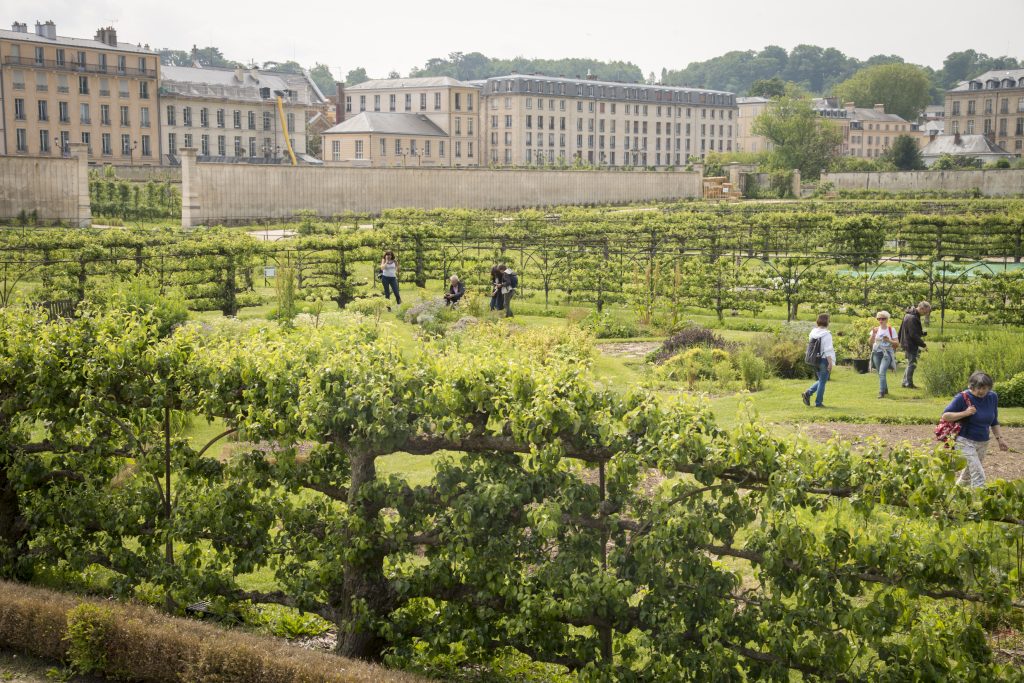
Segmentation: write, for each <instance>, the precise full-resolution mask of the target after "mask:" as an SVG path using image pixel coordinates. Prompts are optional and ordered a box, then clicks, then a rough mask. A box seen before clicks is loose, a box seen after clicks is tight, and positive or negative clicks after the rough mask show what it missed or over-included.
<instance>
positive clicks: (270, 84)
mask: <svg viewBox="0 0 1024 683" xmlns="http://www.w3.org/2000/svg"><path fill="white" fill-rule="evenodd" d="M239 75H241V80H239V78H238V76H239ZM160 76H161V78H160V90H161V92H162V93H163V94H167V95H172V96H173V95H177V96H183V97H212V98H227V99H232V100H245V101H257V100H262V99H263V98H261V97H260V88H270V94H271V96H273V94H274V91H275V90H291V91H293V92H295V93H296V97H295V98H294V99H292V100H287V98H286V101H290V102H296V103H299V104H320V103H322V102H324V101H325V100H324V96H323V95H322V94H321V93H320V90H319V89H317V87H316V85H315V84H314V83H313V81H312V79H310V78H309V76H308V75H307V74H286V73H279V72H276V71H261V70H259V69H239V70H236V69H221V68H216V67H202V68H199V67H194V66H163V67H161V68H160Z"/></svg>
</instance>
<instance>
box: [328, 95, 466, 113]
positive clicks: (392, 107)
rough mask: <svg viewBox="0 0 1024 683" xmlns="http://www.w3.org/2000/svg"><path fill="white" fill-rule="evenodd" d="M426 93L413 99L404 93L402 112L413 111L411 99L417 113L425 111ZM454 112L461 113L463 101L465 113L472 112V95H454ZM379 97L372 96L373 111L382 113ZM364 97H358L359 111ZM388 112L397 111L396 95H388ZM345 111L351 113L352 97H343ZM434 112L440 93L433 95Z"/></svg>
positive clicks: (437, 106)
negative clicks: (414, 102)
mask: <svg viewBox="0 0 1024 683" xmlns="http://www.w3.org/2000/svg"><path fill="white" fill-rule="evenodd" d="M427 95H428V94H427V93H425V92H421V93H417V94H416V95H415V97H414V94H413V93H404V96H403V98H402V100H403V101H402V104H403V108H402V110H403V111H413V106H412V105H413V99H414V98H415V99H417V100H419V102H418V104H419V111H427V99H428V98H427ZM454 95H455V102H454V108H455V111H462V105H463V101H465V105H466V111H473V95H472V94H470V93H458V92H457V93H454ZM381 97H383V96H382V95H374V96H373V111H382V109H381V102H382V100H381ZM366 98H367V96H366V95H359V111H366ZM387 110H388V111H398V95H397V94H391V95H388V108H387ZM345 111H346V112H348V113H352V95H346V96H345ZM434 111H441V93H439V92H435V93H434Z"/></svg>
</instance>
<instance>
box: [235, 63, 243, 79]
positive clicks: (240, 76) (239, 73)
mask: <svg viewBox="0 0 1024 683" xmlns="http://www.w3.org/2000/svg"><path fill="white" fill-rule="evenodd" d="M235 80H236V81H238V82H239V83H245V71H243V70H242V68H241V67H239V68H237V69H235Z"/></svg>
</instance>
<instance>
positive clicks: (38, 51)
mask: <svg viewBox="0 0 1024 683" xmlns="http://www.w3.org/2000/svg"><path fill="white" fill-rule="evenodd" d="M33 50H34V53H33V56H32V57H31V58H29V57H22V54H21V46H20V45H18V44H17V43H15V44H12V45H11V54H10V56H11V62H12V63H14V64H26V65H28V64H31V65H34V66H58V67H62V66H72V67H83V68H84V67H87V66H90V64H89V62H88V60H87V59H86V54H87V53H86V52H85V50H78V51H77V52H75V53H74V57H73V59H72V60H71V62H70V63H69V62H68V61H67V53H66V52H65V50H64V48H62V47H58V48H54V52H53V59H47V58H46V49H45V48H44V47H42V46H36V47H34V48H33ZM113 58H114V59H113V60H112V61H113V64H115V65H116V73H119V74H127V73H129V71H128V56H127V55H113ZM136 59H137V61H136V64H137V73H140V74H146V67H147V66H148V59H147V58H146V57H137V58H136ZM153 60H154V63H155V60H156V57H153ZM110 62H111V60H110V56H108V55H107V54H106V53H105V52H100V53H99V54H97V55H96V62H95V64H94V66H95V68H96V70H97V71H107V68H108V64H109V63H110Z"/></svg>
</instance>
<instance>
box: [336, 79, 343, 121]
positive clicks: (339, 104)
mask: <svg viewBox="0 0 1024 683" xmlns="http://www.w3.org/2000/svg"><path fill="white" fill-rule="evenodd" d="M334 87H335V90H336V91H337V94H336V95H335V96H334V123H341V122H342V121H344V120H345V84H344V83H343V82H342V81H335V82H334Z"/></svg>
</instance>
